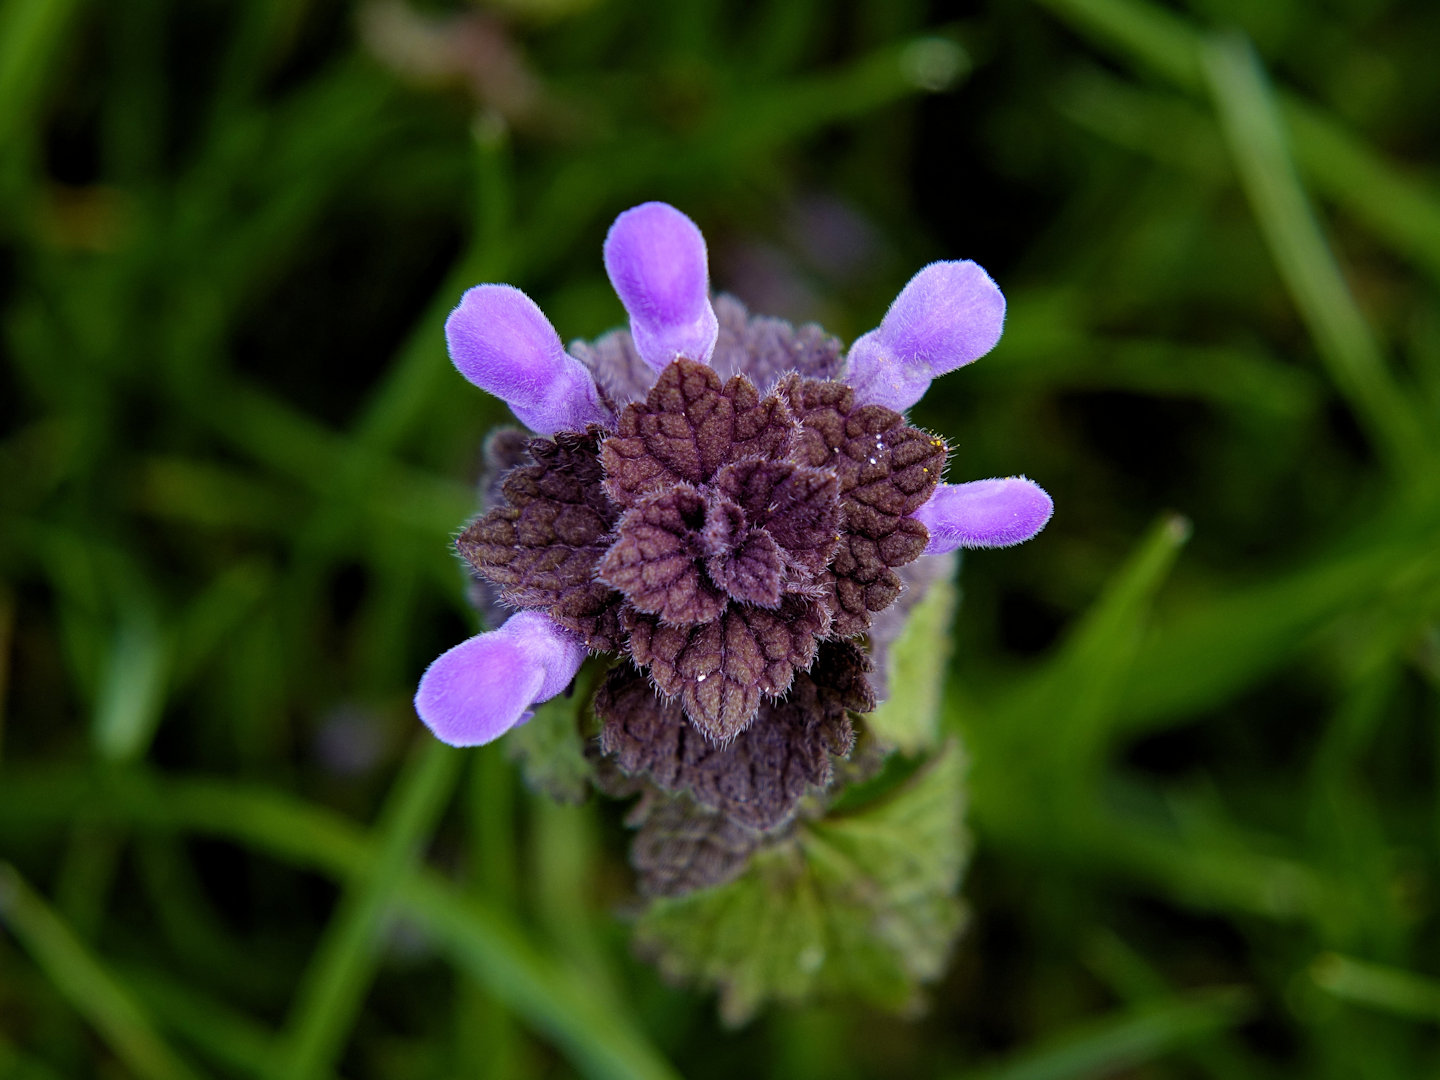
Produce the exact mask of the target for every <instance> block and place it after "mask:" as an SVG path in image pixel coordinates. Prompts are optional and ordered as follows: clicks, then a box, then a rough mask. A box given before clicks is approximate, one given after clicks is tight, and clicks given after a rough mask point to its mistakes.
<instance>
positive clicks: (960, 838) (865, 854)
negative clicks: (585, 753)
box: [636, 743, 967, 1024]
mask: <svg viewBox="0 0 1440 1080" xmlns="http://www.w3.org/2000/svg"><path fill="white" fill-rule="evenodd" d="M963 808H964V788H963V766H962V757H961V754H960V751H959V748H958V747H957V746H956V745H955V744H953V743H952V744H950V745H948V746H946V747H945V748H944V749H943V750H941V752H940V753H939V755H938V756H937V757H936V758H935V760H934V761H932V762H931V763H929V764H928V765H927V766H926V767H925V768H924V769H922V770H921V771H920V772H919V773H917V774H916V775H915V776H913V777H912V778H911V779H910V780H909V781H908V782H907V783H906V784H905V785H904V786H903V787H901V788H899V789H896V790H894V791H892V792H890V793H889V794H887V795H886V796H885V797H884V798H883V799H881V800H879V801H877V802H876V803H873V804H870V805H868V806H865V807H862V808H860V809H859V810H856V811H854V812H852V813H849V814H846V815H842V816H838V817H836V818H835V819H833V820H820V821H813V822H803V823H801V824H799V825H798V826H797V827H796V829H795V831H794V833H793V835H792V836H790V837H788V838H786V839H784V840H781V841H780V842H779V843H776V844H774V845H772V846H767V847H766V848H763V849H761V850H760V851H758V852H756V854H755V855H754V856H753V858H752V859H751V861H750V865H749V867H748V868H747V869H746V871H745V872H744V873H743V874H742V875H740V876H739V877H737V878H735V879H734V880H733V881H730V882H728V883H726V884H723V885H719V886H716V887H713V888H708V889H705V890H703V891H700V892H695V893H692V894H690V895H688V896H684V897H679V898H674V899H662V900H657V901H656V902H654V903H653V904H652V905H651V907H650V908H649V909H648V910H647V911H646V913H645V914H644V915H643V916H642V917H641V919H640V921H639V924H638V925H637V927H636V942H637V945H638V946H639V948H640V949H641V950H642V952H644V953H645V954H647V955H649V956H650V957H651V958H653V959H654V960H655V962H656V963H657V964H658V965H659V966H660V969H661V970H662V971H663V972H664V973H665V974H666V975H668V976H670V977H672V978H675V979H683V980H687V981H691V982H695V983H699V984H701V985H703V986H712V987H715V988H716V989H718V990H719V992H720V1014H721V1016H722V1018H723V1019H724V1020H725V1021H726V1022H727V1023H730V1024H740V1023H743V1022H745V1021H746V1020H748V1019H749V1018H750V1017H751V1016H753V1015H754V1014H755V1012H756V1010H757V1009H759V1007H760V1006H761V1005H762V1004H763V1003H764V1002H766V1001H767V1000H770V999H776V1000H780V1001H791V1002H796V1001H802V1000H808V999H810V998H811V997H813V996H815V995H821V994H823V995H836V994H845V995H854V996H857V997H860V998H863V999H864V1000H866V1001H868V1002H870V1003H872V1004H875V1005H879V1006H882V1007H886V1008H891V1009H897V1010H898V1009H904V1008H907V1007H910V1006H913V1005H914V1003H915V1002H916V999H917V998H918V994H919V984H920V983H922V982H924V981H927V980H930V979H933V978H935V977H937V976H938V975H939V974H940V972H941V971H942V970H943V968H944V964H945V959H946V955H947V953H948V951H949V947H950V944H951V942H952V941H953V940H954V937H955V935H956V933H957V932H958V931H959V929H960V927H961V925H962V924H963V922H964V916H963V910H962V908H961V905H960V902H959V901H958V900H957V899H956V897H955V890H956V888H957V887H958V885H959V882H960V877H961V873H962V871H963V868H964V865H965V859H966V855H967V841H966V836H965V831H964V828H963V825H962V824H961V814H962V811H963Z"/></svg>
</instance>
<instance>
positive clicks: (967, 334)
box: [846, 259, 1005, 412]
mask: <svg viewBox="0 0 1440 1080" xmlns="http://www.w3.org/2000/svg"><path fill="white" fill-rule="evenodd" d="M1004 327H1005V296H1004V294H1003V293H1001V292H1000V289H999V288H998V287H997V286H996V284H995V282H993V281H991V280H990V275H989V274H987V273H985V271H984V270H982V269H981V268H980V267H979V266H978V265H976V264H975V263H973V262H970V261H969V260H968V259H967V260H965V261H963V262H936V263H931V264H930V265H929V266H927V267H925V268H924V269H923V270H921V271H920V272H919V273H918V274H916V275H915V276H914V277H913V278H911V279H910V282H909V284H907V285H906V286H905V288H903V289H901V290H900V295H899V296H897V297H896V298H895V302H894V303H892V304H891V305H890V310H889V311H887V312H886V313H885V318H884V319H882V320H881V321H880V325H879V326H878V327H876V328H875V329H874V330H872V331H870V332H869V333H868V334H865V335H863V336H862V337H860V338H859V339H858V340H856V342H855V344H854V345H852V346H851V347H850V356H849V361H848V364H849V366H848V370H847V373H846V381H847V382H849V383H850V385H851V386H853V387H855V395H856V398H857V400H859V401H865V402H874V403H876V404H878V405H884V406H886V407H887V408H891V409H894V410H896V411H897V412H904V411H905V410H906V409H908V408H910V406H912V405H914V404H915V403H916V402H917V401H919V400H920V399H921V398H922V397H924V396H925V391H926V390H927V389H928V388H929V386H930V381H931V380H932V379H935V378H938V377H939V376H941V375H943V374H945V373H946V372H947V371H954V370H955V369H956V368H957V367H961V366H963V365H965V364H968V363H970V362H971V361H973V360H978V359H979V358H980V357H982V356H984V355H985V354H986V353H987V352H989V351H990V350H991V349H993V348H994V347H995V344H996V342H998V341H999V340H1000V333H1001V331H1002V330H1003V329H1004Z"/></svg>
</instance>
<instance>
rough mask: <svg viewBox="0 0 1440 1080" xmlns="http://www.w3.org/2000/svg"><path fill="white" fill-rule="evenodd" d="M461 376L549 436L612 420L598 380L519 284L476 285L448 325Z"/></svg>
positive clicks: (535, 429) (523, 420) (533, 429)
mask: <svg viewBox="0 0 1440 1080" xmlns="http://www.w3.org/2000/svg"><path fill="white" fill-rule="evenodd" d="M445 340H446V341H447V342H448V343H449V346H450V359H451V360H453V361H454V363H455V367H456V368H457V369H459V371H460V374H461V375H464V376H465V378H467V379H469V380H470V381H471V382H472V383H474V384H475V385H476V386H478V387H480V389H482V390H486V391H489V392H490V393H492V394H494V395H495V396H496V397H498V398H500V399H501V400H503V401H504V402H505V403H506V404H507V405H509V406H510V410H511V411H512V412H513V413H514V414H515V416H516V417H517V418H518V419H519V421H520V422H521V423H522V424H524V425H525V426H526V427H528V428H530V429H531V430H532V431H536V432H538V433H540V434H541V435H553V434H554V433H555V432H557V431H584V430H585V427H586V425H587V424H604V425H608V424H610V423H611V421H612V418H611V416H610V414H609V411H608V410H607V409H605V407H604V406H603V405H601V404H600V396H599V394H598V393H597V392H596V390H595V382H594V380H593V379H591V378H590V373H589V372H588V371H586V370H585V368H584V366H582V365H581V363H580V361H578V360H576V359H575V358H574V357H571V356H568V355H567V354H566V352H565V347H564V346H563V345H562V344H561V343H560V335H559V334H557V333H556V332H555V328H554V327H553V326H551V325H550V320H549V319H547V318H545V315H544V313H543V312H541V310H540V308H539V307H538V306H537V305H536V303H535V301H533V300H531V299H530V298H529V297H528V296H526V295H525V294H524V293H523V292H521V291H520V290H519V289H517V288H515V287H514V286H511V285H476V286H475V287H474V288H473V289H470V290H469V291H467V292H466V293H465V295H464V296H462V297H461V298H460V304H459V306H458V307H456V308H455V310H454V311H452V312H451V313H450V318H449V319H447V320H446V322H445Z"/></svg>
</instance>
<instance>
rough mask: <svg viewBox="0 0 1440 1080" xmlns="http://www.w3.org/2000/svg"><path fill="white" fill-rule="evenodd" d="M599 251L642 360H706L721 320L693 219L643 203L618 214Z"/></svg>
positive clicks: (657, 363) (661, 363) (659, 365)
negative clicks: (603, 250) (628, 319)
mask: <svg viewBox="0 0 1440 1080" xmlns="http://www.w3.org/2000/svg"><path fill="white" fill-rule="evenodd" d="M604 254H605V272H606V273H607V274H609V275H610V283H611V284H612V285H613V286H614V287H615V292H616V294H617V295H618V296H619V297H620V301H621V303H623V304H624V305H625V310H626V311H627V312H628V313H629V315H630V333H631V336H632V337H633V338H634V341H635V348H636V350H637V351H638V352H639V353H640V356H641V357H642V358H643V359H644V360H645V362H646V363H647V364H649V365H650V366H651V367H653V368H654V369H655V370H656V371H659V370H661V369H663V368H664V367H665V366H666V365H667V364H669V363H670V362H671V361H672V360H674V359H675V358H676V357H680V356H683V357H686V358H687V359H690V360H696V361H699V362H700V363H702V364H704V363H709V361H710V355H711V353H713V352H714V350H715V339H716V336H717V335H718V333H719V322H718V321H717V319H716V317H715V309H714V308H713V307H712V306H711V304H710V275H709V267H708V263H707V260H706V254H705V237H704V236H703V235H701V233H700V230H699V228H698V227H697V226H696V225H695V223H694V222H693V221H691V220H690V219H689V218H688V217H686V216H685V215H684V214H682V213H681V212H680V211H679V210H676V209H675V208H674V207H673V206H670V205H669V204H668V203H662V202H648V203H642V204H640V205H639V206H636V207H633V208H632V209H629V210H626V211H625V212H624V213H623V214H621V215H620V216H619V217H617V218H616V219H615V223H614V224H613V225H611V226H610V232H609V234H608V235H606V237H605V252H604Z"/></svg>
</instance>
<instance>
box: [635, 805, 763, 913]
mask: <svg viewBox="0 0 1440 1080" xmlns="http://www.w3.org/2000/svg"><path fill="white" fill-rule="evenodd" d="M626 824H628V825H630V826H632V827H634V828H636V829H637V830H638V831H637V832H636V833H635V838H634V839H633V840H632V841H631V842H630V865H631V866H633V867H634V868H635V872H636V874H637V875H638V878H639V882H638V883H639V886H640V893H641V895H643V896H684V895H685V894H686V893H692V892H694V891H695V890H696V889H704V888H709V887H710V886H712V885H719V884H722V883H723V882H726V881H729V880H730V879H731V878H733V877H735V876H736V875H737V874H739V873H740V872H741V871H742V870H743V869H744V868H745V863H746V861H747V860H748V859H749V858H750V856H751V854H752V853H754V851H755V849H756V848H758V847H759V846H760V845H761V844H762V843H764V841H765V835H766V834H765V833H763V832H761V831H760V830H759V829H754V828H751V827H750V826H748V825H744V824H742V823H741V822H738V821H736V820H734V819H733V818H730V817H727V816H726V815H725V814H722V813H721V812H720V811H718V810H713V809H711V808H710V807H708V806H702V805H701V804H699V803H697V802H695V800H694V799H692V798H690V797H689V796H688V795H683V794H682V795H669V794H665V793H662V792H660V791H659V790H657V789H654V788H652V789H650V790H649V791H648V792H647V793H646V794H645V795H644V797H642V798H641V800H640V801H639V803H637V804H636V806H635V809H634V810H633V811H631V813H630V814H629V815H628V816H627V817H626Z"/></svg>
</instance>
